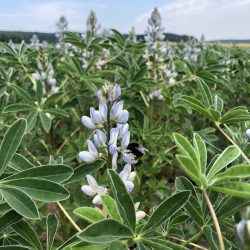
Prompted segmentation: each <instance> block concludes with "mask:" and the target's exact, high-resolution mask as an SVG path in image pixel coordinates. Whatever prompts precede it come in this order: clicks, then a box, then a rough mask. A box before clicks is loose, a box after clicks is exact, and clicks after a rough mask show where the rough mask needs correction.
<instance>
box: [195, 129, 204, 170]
mask: <svg viewBox="0 0 250 250" xmlns="http://www.w3.org/2000/svg"><path fill="white" fill-rule="evenodd" d="M193 141H194V147H195V151H196V155H197V157H198V160H199V168H200V170H199V172H200V173H201V174H205V173H206V166H207V148H206V144H205V142H204V141H203V140H202V138H201V137H200V135H198V134H196V133H194V139H193Z"/></svg>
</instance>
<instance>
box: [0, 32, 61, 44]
mask: <svg viewBox="0 0 250 250" xmlns="http://www.w3.org/2000/svg"><path fill="white" fill-rule="evenodd" d="M34 34H36V35H37V36H38V39H39V40H40V42H42V41H47V42H49V43H55V42H56V37H55V34H54V33H40V32H22V31H0V41H1V42H8V41H9V40H10V39H11V40H12V42H13V43H20V42H21V41H22V40H24V41H25V42H26V43H30V39H31V37H32V35H34Z"/></svg>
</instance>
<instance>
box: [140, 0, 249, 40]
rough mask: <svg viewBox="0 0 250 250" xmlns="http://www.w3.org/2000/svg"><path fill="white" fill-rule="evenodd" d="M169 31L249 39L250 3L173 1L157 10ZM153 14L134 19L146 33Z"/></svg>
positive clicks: (198, 0)
mask: <svg viewBox="0 0 250 250" xmlns="http://www.w3.org/2000/svg"><path fill="white" fill-rule="evenodd" d="M158 9H159V11H160V13H161V16H162V23H163V26H164V27H165V30H166V32H172V33H177V34H189V35H194V36H196V37H198V38H199V37H200V36H201V34H202V33H204V34H205V37H206V38H207V39H220V38H249V37H250V34H249V33H250V32H249V23H250V15H249V13H250V0H237V1H236V0H170V1H169V2H168V3H167V4H165V5H164V6H161V7H159V8H158ZM149 16H150V13H149V12H148V13H144V14H142V15H141V16H140V17H138V18H137V19H136V20H135V28H136V31H137V32H139V33H141V32H144V30H145V28H146V25H147V19H148V18H149Z"/></svg>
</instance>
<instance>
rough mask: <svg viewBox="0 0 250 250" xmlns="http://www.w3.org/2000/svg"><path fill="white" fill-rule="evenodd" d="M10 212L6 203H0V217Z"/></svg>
mask: <svg viewBox="0 0 250 250" xmlns="http://www.w3.org/2000/svg"><path fill="white" fill-rule="evenodd" d="M10 210H11V207H10V206H9V205H8V204H7V203H6V202H2V203H0V215H1V216H2V215H3V214H5V213H7V212H8V211H10Z"/></svg>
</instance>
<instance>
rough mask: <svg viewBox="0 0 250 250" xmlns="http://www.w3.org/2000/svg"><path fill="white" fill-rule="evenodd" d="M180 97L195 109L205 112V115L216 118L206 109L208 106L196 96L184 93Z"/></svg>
mask: <svg viewBox="0 0 250 250" xmlns="http://www.w3.org/2000/svg"><path fill="white" fill-rule="evenodd" d="M179 99H180V100H181V101H183V102H184V103H186V104H187V105H189V106H190V107H192V108H193V109H194V110H196V111H198V112H199V113H201V114H203V115H204V116H205V117H207V118H209V119H211V120H214V119H213V117H212V116H211V114H210V113H209V111H208V110H207V109H206V107H205V106H204V105H203V104H202V103H201V102H200V101H198V100H197V99H195V98H194V97H191V96H185V95H182V96H181V97H180V98H179Z"/></svg>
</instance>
